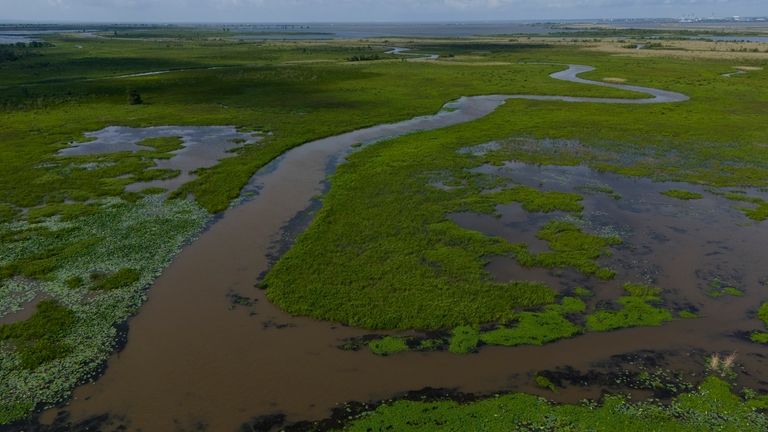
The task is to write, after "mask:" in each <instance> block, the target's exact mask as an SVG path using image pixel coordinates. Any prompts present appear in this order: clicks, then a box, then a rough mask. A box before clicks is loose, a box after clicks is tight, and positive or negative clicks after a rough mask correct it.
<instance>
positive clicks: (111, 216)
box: [0, 35, 631, 422]
mask: <svg viewBox="0 0 768 432" xmlns="http://www.w3.org/2000/svg"><path fill="white" fill-rule="evenodd" d="M48 39H49V40H50V41H51V42H52V43H51V44H45V45H44V46H39V47H34V48H30V54H29V55H26V54H25V55H19V56H18V58H16V59H14V60H13V61H3V62H1V63H0V111H2V120H0V153H2V155H3V161H4V162H3V164H2V166H1V167H0V238H2V243H3V248H4V254H3V255H2V257H1V258H0V313H3V314H6V313H9V312H11V311H16V310H19V309H23V308H24V307H25V305H26V303H27V302H28V301H31V300H32V299H33V298H34V296H36V295H38V294H45V295H47V296H49V297H50V298H51V299H52V301H56V302H58V304H60V305H61V307H63V308H66V309H67V310H69V311H71V313H72V314H74V316H75V317H76V319H75V320H74V321H73V323H72V324H71V325H69V326H67V328H66V329H62V331H61V332H53V333H52V334H53V335H56V336H55V337H52V339H51V343H52V344H53V345H51V346H58V347H70V348H71V349H56V350H53V349H48V348H45V347H44V346H43V345H41V344H38V343H31V344H27V343H26V342H25V343H24V344H22V345H23V347H26V348H24V349H29V350H33V351H34V350H39V352H40V354H41V355H40V356H38V357H37V358H40V359H43V360H44V361H41V362H39V364H36V367H34V368H28V367H25V365H27V366H29V365H30V364H33V363H29V362H28V361H26V360H24V359H25V358H27V357H29V356H27V357H25V356H26V354H24V353H25V352H26V351H24V349H21V350H20V349H19V348H20V347H22V345H18V344H16V343H15V342H13V341H11V340H10V339H8V340H4V341H2V342H0V345H2V349H0V365H1V366H2V367H0V374H2V380H0V383H1V384H0V392H1V393H2V394H3V395H4V396H6V395H7V397H5V398H4V399H3V401H2V403H0V411H2V412H3V413H4V416H3V417H2V419H1V420H2V421H3V422H6V421H10V420H12V419H13V418H15V417H18V416H23V415H24V414H26V413H27V412H28V410H30V409H32V408H34V407H43V406H48V405H50V404H54V403H57V402H60V401H62V400H63V399H64V398H65V397H66V395H67V394H68V392H69V391H70V390H71V389H72V387H73V386H75V385H76V384H77V383H80V382H82V381H84V380H88V379H91V378H92V377H93V376H94V374H95V373H97V372H98V370H99V368H100V367H101V365H102V362H103V361H104V360H105V359H106V358H107V356H108V355H109V354H110V353H111V352H112V350H113V349H114V344H115V340H116V336H117V334H118V330H117V328H118V326H119V325H120V324H121V323H122V322H124V321H125V319H126V318H127V317H129V316H130V315H131V314H133V313H135V312H136V310H137V308H138V306H139V305H140V304H141V302H142V300H143V298H144V291H143V289H144V287H146V286H147V285H148V284H149V283H150V282H151V281H152V280H153V279H154V278H155V277H156V276H157V275H158V274H159V272H160V271H161V270H162V268H163V267H164V266H165V265H166V264H167V263H168V262H169V261H170V259H171V258H172V256H173V255H174V254H175V253H176V252H177V251H178V250H179V248H180V247H181V246H182V245H183V244H184V243H185V242H187V241H189V240H190V239H191V238H193V237H194V235H195V234H196V233H197V232H199V230H200V229H201V228H202V227H203V226H204V225H205V223H206V222H207V221H209V220H210V215H211V213H215V212H218V211H221V210H223V209H225V208H227V206H228V205H229V203H230V201H231V200H232V199H233V198H235V197H237V196H238V193H239V191H240V189H241V187H242V186H243V185H244V184H245V183H246V182H247V180H248V179H249V178H250V176H251V175H252V174H253V173H254V172H255V171H256V170H257V169H258V168H259V167H261V166H263V165H265V164H266V163H267V162H269V161H270V160H272V159H274V158H275V157H276V156H278V155H280V154H281V153H283V152H284V151H285V150H287V149H289V148H291V147H294V146H297V145H300V144H302V143H304V142H307V141H310V140H313V139H318V138H321V137H325V136H329V135H334V134H338V133H341V132H345V131H348V130H352V129H357V128H361V127H364V126H370V125H374V124H380V123H385V122H391V121H396V120H402V119H407V118H411V117H414V116H417V115H423V114H430V113H434V112H436V111H437V110H438V109H439V108H440V107H441V106H442V105H443V104H444V103H445V102H447V101H449V100H452V99H455V98H457V97H459V96H462V95H466V94H481V93H514V92H530V93H536V92H553V93H572V94H582V95H593V96H622V95H627V94H628V93H626V92H622V91H617V90H611V89H595V88H586V87H584V88H582V87H578V86H573V85H568V84H565V83H558V82H555V83H552V82H550V81H551V80H549V79H548V78H547V77H546V76H547V74H548V73H550V72H552V71H555V70H557V69H559V67H557V66H551V65H537V66H530V65H516V66H510V68H508V69H504V70H500V69H499V68H494V67H476V66H452V67H447V68H442V67H439V68H437V67H433V66H431V65H428V64H419V63H410V62H405V63H402V62H397V61H395V62H393V61H389V60H381V61H366V62H355V64H350V63H348V62H346V61H345V59H346V58H347V57H349V56H351V55H355V54H357V53H361V52H365V53H372V54H375V53H376V52H377V51H380V52H382V53H383V52H384V50H385V48H384V47H373V48H371V47H369V46H368V45H361V44H359V43H355V42H342V43H339V42H334V43H314V42H306V43H305V42H296V43H270V42H255V43H240V42H227V41H221V40H209V39H205V38H197V37H194V38H192V37H190V38H185V37H180V38H178V39H176V40H155V41H148V40H124V39H101V38H81V37H77V36H76V35H73V36H49V37H48ZM509 49H514V47H511V48H509ZM358 63H359V64H358ZM211 68H215V69H211ZM157 71H169V72H168V73H163V74H156V75H146V76H137V77H126V78H121V77H122V76H125V75H129V74H136V73H146V72H157ZM521 76H525V77H527V78H526V79H525V80H519V78H520V77H521ZM131 90H133V91H135V92H136V93H137V94H138V95H139V97H140V98H141V101H142V103H141V104H131V103H128V102H130V101H127V99H126V98H127V96H126V95H127V94H130V92H131ZM414 94H419V95H420V97H418V98H414V97H413V95H414ZM630 95H631V94H630ZM110 125H120V126H131V127H148V126H161V125H236V126H238V127H241V128H242V129H244V130H258V131H264V132H270V134H268V135H267V134H265V139H264V140H263V141H262V142H259V143H258V144H255V145H249V146H245V147H244V148H242V149H240V150H238V151H237V152H236V154H235V156H234V157H232V158H229V159H226V160H224V161H222V162H221V163H220V164H218V165H217V166H215V167H213V168H210V169H205V170H201V171H199V172H198V173H197V174H198V178H197V179H196V180H194V181H192V182H190V183H187V184H186V185H184V186H183V187H182V188H181V189H180V190H178V191H177V192H176V193H175V195H174V196H173V199H171V200H165V197H163V196H160V194H162V192H163V190H161V189H157V188H151V189H148V190H145V191H142V192H141V193H127V192H125V187H126V186H128V185H129V184H132V183H135V182H139V181H151V180H157V179H167V178H172V177H175V176H177V175H178V172H177V171H173V170H160V169H153V168H154V160H155V159H160V158H168V157H171V152H173V151H175V150H176V149H178V148H179V145H180V143H179V142H178V139H174V138H167V139H165V138H164V139H153V140H147V141H145V142H143V143H141V144H142V145H146V146H148V147H151V148H152V150H144V151H139V152H135V153H131V152H120V153H114V154H99V155H91V156H71V157H59V156H56V153H57V152H58V151H59V150H61V149H62V148H65V147H66V146H67V145H68V143H70V142H73V141H82V140H83V139H84V138H83V134H84V133H85V132H91V131H97V130H101V129H102V128H104V127H106V126H110ZM529 195H530V194H529ZM188 197H190V198H188ZM531 199H532V198H531V197H528V198H526V200H528V201H531ZM531 202H532V201H531ZM433 228H434V232H435V233H436V234H435V235H440V234H439V233H440V232H441V230H447V231H451V230H458V228H457V227H453V226H450V224H443V225H441V224H436V225H435V226H434V227H433ZM465 240H466V241H467V242H469V243H472V242H475V241H477V240H479V242H480V243H486V240H484V239H480V238H472V236H469V238H466V239H465ZM491 243H497V242H495V241H491ZM499 247H501V246H499ZM149 251H152V253H151V254H150V253H149ZM442 252H443V251H441V250H435V254H436V256H439V255H440V254H442ZM509 286H510V288H511V291H512V292H511V293H510V294H509V296H510V297H512V296H514V297H519V298H523V299H524V302H525V304H531V305H535V304H540V303H548V302H550V301H551V300H552V296H553V294H552V292H551V290H549V289H548V288H546V287H543V286H541V285H540V284H528V283H519V284H509ZM489 289H490V286H489ZM482 307H483V306H482V305H478V306H477V308H478V309H480V308H482ZM54 339H55V341H54ZM54 342H55V343H54ZM57 344H58V345H57ZM50 353H56V355H55V356H54V355H49V354H50ZM7 413H10V414H7ZM6 414H7V415H6Z"/></svg>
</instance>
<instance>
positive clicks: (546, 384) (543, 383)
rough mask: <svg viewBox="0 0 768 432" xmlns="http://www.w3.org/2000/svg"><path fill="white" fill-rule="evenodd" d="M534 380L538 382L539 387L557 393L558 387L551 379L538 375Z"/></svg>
mask: <svg viewBox="0 0 768 432" xmlns="http://www.w3.org/2000/svg"><path fill="white" fill-rule="evenodd" d="M534 380H535V381H536V385H537V386H539V387H541V388H543V389H547V390H549V391H551V392H553V393H555V392H557V386H556V385H555V383H553V382H552V381H551V380H550V379H549V378H547V377H545V376H542V375H536V376H535V377H534Z"/></svg>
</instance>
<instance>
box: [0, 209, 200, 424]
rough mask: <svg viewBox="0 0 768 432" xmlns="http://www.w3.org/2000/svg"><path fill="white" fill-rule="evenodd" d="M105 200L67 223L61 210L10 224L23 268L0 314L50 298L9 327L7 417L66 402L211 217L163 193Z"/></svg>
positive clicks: (1, 344) (2, 363) (8, 282)
mask: <svg viewBox="0 0 768 432" xmlns="http://www.w3.org/2000/svg"><path fill="white" fill-rule="evenodd" d="M100 205H101V207H99V209H98V210H97V211H95V212H94V213H91V214H87V215H81V216H78V217H76V218H66V222H65V221H63V219H64V218H62V217H61V216H53V217H51V218H43V219H40V220H37V219H36V222H35V223H30V222H28V221H22V222H13V223H6V224H3V225H0V236H2V238H3V244H4V251H5V252H6V253H4V254H3V256H2V258H1V259H0V267H2V268H4V269H8V268H11V269H14V271H13V272H12V273H11V274H6V278H5V279H3V280H2V281H0V314H1V315H5V314H8V313H11V312H14V311H18V310H20V309H22V308H24V307H26V304H27V303H28V302H29V301H31V300H32V299H33V298H34V297H36V296H38V295H44V296H45V297H47V298H48V299H47V300H44V301H42V302H40V303H39V304H38V306H37V311H36V312H35V313H34V314H33V315H32V317H31V318H29V319H27V320H24V321H19V322H15V323H13V324H9V325H3V326H0V378H1V379H0V394H3V398H2V400H1V401H0V420H2V421H4V422H8V421H11V420H14V419H18V418H21V417H23V416H25V415H27V414H28V413H29V411H30V410H31V409H32V408H34V407H44V406H49V405H51V404H55V403H58V402H61V401H63V400H64V399H65V398H66V397H67V396H68V394H69V392H70V391H71V390H72V388H73V387H74V386H75V385H77V384H78V383H81V382H84V381H87V380H89V379H92V378H93V377H94V375H95V374H96V373H98V371H99V370H100V368H101V367H102V365H103V362H104V361H106V359H107V358H108V357H109V355H110V354H111V353H112V351H113V350H114V347H115V343H116V339H117V335H118V326H119V325H120V324H121V323H123V322H124V321H125V320H126V319H127V318H128V317H129V316H130V315H131V314H133V313H135V312H136V310H137V309H138V307H139V305H140V304H141V303H142V302H143V300H144V296H145V291H144V288H145V287H146V286H147V285H148V284H149V283H150V282H151V281H152V280H154V279H155V278H156V277H157V276H158V275H159V274H160V272H161V271H162V269H163V268H164V267H165V266H166V265H167V264H168V263H169V262H170V260H171V258H172V257H173V256H174V255H175V254H176V253H177V252H178V251H179V249H180V248H181V246H182V245H183V244H184V243H185V242H187V241H189V240H190V239H191V238H193V236H194V235H195V234H196V233H197V232H198V231H199V230H200V229H201V228H202V227H203V226H204V225H205V223H206V222H207V221H208V220H209V217H210V216H209V214H208V213H207V212H206V211H205V210H203V209H202V208H200V207H199V206H198V205H197V204H195V203H194V202H193V201H188V200H172V201H167V202H166V201H165V200H164V199H163V198H162V197H158V196H150V197H146V198H142V199H140V200H138V201H136V202H134V203H129V202H125V201H123V200H120V199H108V200H105V201H103V202H101V203H100ZM73 245H74V246H73ZM38 251H47V252H45V254H46V255H44V256H43V255H40V252H38ZM14 274H15V275H19V276H23V277H19V276H13V275H14Z"/></svg>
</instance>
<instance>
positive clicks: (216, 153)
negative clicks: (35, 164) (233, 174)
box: [59, 126, 261, 192]
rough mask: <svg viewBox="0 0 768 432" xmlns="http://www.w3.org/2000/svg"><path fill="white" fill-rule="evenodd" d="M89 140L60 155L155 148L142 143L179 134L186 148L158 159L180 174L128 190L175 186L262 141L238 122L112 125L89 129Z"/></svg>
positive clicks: (157, 163)
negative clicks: (236, 125)
mask: <svg viewBox="0 0 768 432" xmlns="http://www.w3.org/2000/svg"><path fill="white" fill-rule="evenodd" d="M85 137H86V138H87V139H89V141H83V142H73V143H70V146H69V147H67V148H65V149H62V150H61V151H59V156H82V155H95V154H105V153H117V152H124V151H129V152H138V151H151V150H154V149H153V148H152V147H149V146H145V145H142V141H144V140H147V139H151V138H163V137H178V138H179V139H180V140H181V145H182V148H180V149H178V150H175V151H173V152H171V153H172V155H173V156H172V157H171V158H169V159H155V167H156V168H158V169H168V170H179V171H180V174H179V175H178V176H176V177H174V178H172V179H168V180H155V181H150V182H139V183H133V184H131V185H129V186H128V187H127V188H126V190H127V191H129V192H130V191H140V190H142V189H147V188H150V187H161V188H164V189H167V190H174V189H176V188H178V187H179V186H181V185H183V184H184V183H186V182H188V181H190V180H192V179H194V178H195V174H194V171H195V170H197V169H200V168H208V167H212V166H214V165H216V164H217V163H218V162H219V161H220V160H221V159H224V158H227V157H231V156H234V153H232V151H233V150H235V149H237V148H240V147H242V146H245V145H250V144H254V143H256V142H258V141H259V140H260V139H261V138H260V137H259V136H258V134H256V133H248V132H241V131H238V130H237V128H236V127H234V126H154V127H146V128H133V127H125V126H109V127H106V128H104V129H101V130H99V131H95V132H87V133H85Z"/></svg>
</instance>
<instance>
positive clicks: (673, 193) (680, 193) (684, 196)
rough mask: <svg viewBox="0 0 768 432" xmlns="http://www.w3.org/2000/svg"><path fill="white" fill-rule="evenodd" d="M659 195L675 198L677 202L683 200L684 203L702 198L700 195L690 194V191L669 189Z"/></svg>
mask: <svg viewBox="0 0 768 432" xmlns="http://www.w3.org/2000/svg"><path fill="white" fill-rule="evenodd" d="M661 194H662V195H666V196H668V197H672V198H677V199H679V200H684V201H690V200H698V199H702V198H703V197H704V196H703V195H702V194H700V193H697V192H691V191H687V190H682V189H670V190H667V191H664V192H662V193H661Z"/></svg>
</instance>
